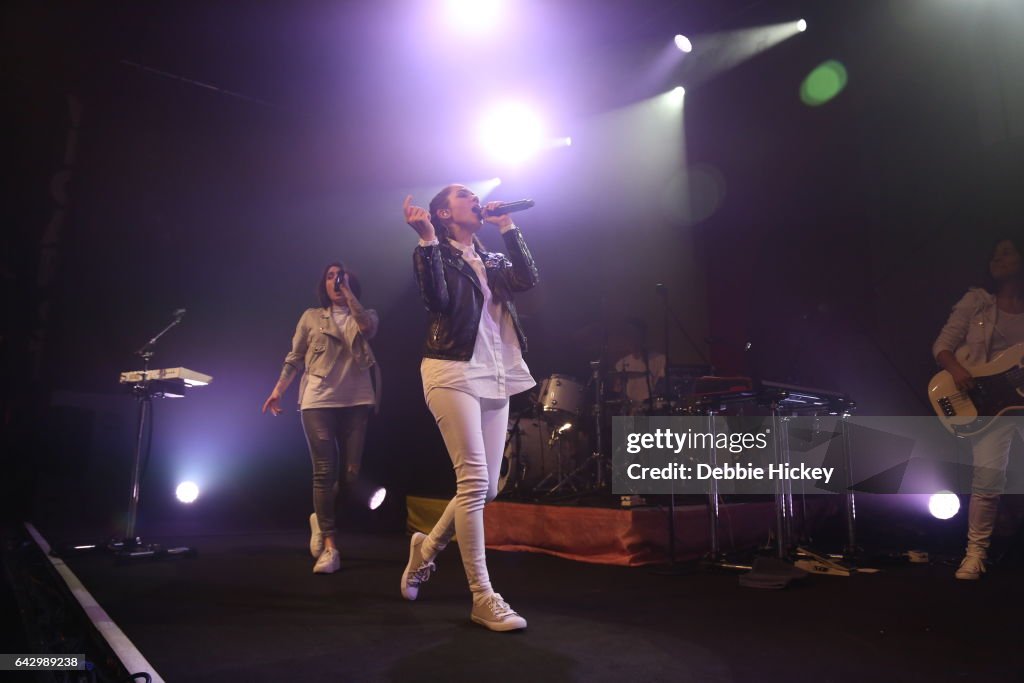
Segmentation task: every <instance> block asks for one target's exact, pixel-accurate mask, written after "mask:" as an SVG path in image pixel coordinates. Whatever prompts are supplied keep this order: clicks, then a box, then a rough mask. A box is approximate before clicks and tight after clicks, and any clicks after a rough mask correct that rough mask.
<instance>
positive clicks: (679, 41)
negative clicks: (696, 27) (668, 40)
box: [675, 33, 693, 52]
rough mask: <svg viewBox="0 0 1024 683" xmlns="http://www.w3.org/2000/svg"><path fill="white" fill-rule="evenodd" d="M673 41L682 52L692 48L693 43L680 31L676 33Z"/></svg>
mask: <svg viewBox="0 0 1024 683" xmlns="http://www.w3.org/2000/svg"><path fill="white" fill-rule="evenodd" d="M675 43H676V47H678V48H679V50H680V51H682V52H690V51H692V50H693V43H691V42H690V39H689V38H687V37H686V36H684V35H683V34H682V33H679V34H677V35H676V37H675Z"/></svg>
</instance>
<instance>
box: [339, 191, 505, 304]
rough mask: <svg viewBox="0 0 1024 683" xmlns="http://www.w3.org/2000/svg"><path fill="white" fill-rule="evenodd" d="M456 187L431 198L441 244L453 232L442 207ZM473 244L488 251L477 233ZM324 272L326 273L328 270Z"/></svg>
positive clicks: (432, 213)
mask: <svg viewBox="0 0 1024 683" xmlns="http://www.w3.org/2000/svg"><path fill="white" fill-rule="evenodd" d="M454 188H455V185H454V184H452V185H447V186H445V187H444V188H443V189H442V190H441V191H440V192H438V193H437V194H436V195H434V198H433V199H431V200H430V222H431V223H432V224H433V225H434V233H435V234H436V235H437V241H438V242H440V243H441V244H445V243H447V242H448V240H449V238H451V233H450V232H448V228H447V227H445V224H444V221H442V220H441V216H440V211H441V209H447V208H448V206H449V205H448V195H449V194H451V191H452V190H453V189H454ZM473 246H475V247H476V248H477V249H478V250H480V251H487V250H486V249H484V243H483V242H481V241H480V238H478V237H477V236H476V235H473ZM324 272H325V273H326V272H327V271H324ZM352 291H355V290H352ZM357 296H358V295H357Z"/></svg>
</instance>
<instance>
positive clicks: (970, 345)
mask: <svg viewBox="0 0 1024 683" xmlns="http://www.w3.org/2000/svg"><path fill="white" fill-rule="evenodd" d="M998 312H999V309H998V307H997V306H996V297H995V296H994V295H992V294H989V293H988V292H987V291H985V290H984V289H981V288H980V287H971V288H970V289H968V290H967V294H965V295H964V296H963V298H962V299H960V301H958V302H957V303H956V305H955V306H953V311H952V312H951V313H950V314H949V320H947V321H946V324H945V325H944V326H943V328H942V331H941V332H939V337H938V339H936V340H935V343H934V344H933V345H932V355H933V356H938V355H939V352H941V351H952V352H953V355H954V356H956V359H957V361H959V362H960V364H961V365H963V366H964V367H969V366H971V365H981V364H982V363H987V362H988V361H989V350H990V349H991V348H992V333H993V332H994V331H995V329H996V316H997V315H998Z"/></svg>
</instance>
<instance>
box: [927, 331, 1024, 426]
mask: <svg viewBox="0 0 1024 683" xmlns="http://www.w3.org/2000/svg"><path fill="white" fill-rule="evenodd" d="M967 370H968V371H969V372H970V373H971V375H973V376H974V387H973V388H972V389H968V390H967V391H960V390H959V389H957V388H956V384H955V383H954V382H953V376H952V375H950V374H949V373H948V372H946V371H945V370H943V371H942V372H940V373H938V374H937V375H935V377H932V381H931V382H930V383H929V384H928V399H929V400H930V401H931V403H932V408H933V409H934V410H935V413H936V414H937V415H938V416H939V419H941V420H942V424H943V425H944V426H945V427H946V429H948V430H949V431H950V433H952V434H955V435H956V436H976V435H978V434H981V433H982V432H984V431H985V430H986V429H988V428H989V427H990V426H992V424H993V423H994V422H995V418H997V417H999V416H1000V415H1007V414H1010V415H1014V414H1016V415H1024V343H1022V344H1014V345H1013V346H1011V347H1010V348H1008V349H1006V350H1005V351H1003V352H1002V353H1001V354H999V355H998V356H996V357H995V358H994V359H992V360H991V361H989V362H988V363H985V364H984V365H976V366H974V367H971V368H967Z"/></svg>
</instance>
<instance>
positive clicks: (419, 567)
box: [402, 531, 437, 600]
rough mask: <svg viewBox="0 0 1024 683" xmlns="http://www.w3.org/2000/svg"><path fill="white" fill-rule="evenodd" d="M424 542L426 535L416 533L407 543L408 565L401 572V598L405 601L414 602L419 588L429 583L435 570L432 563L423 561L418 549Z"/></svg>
mask: <svg viewBox="0 0 1024 683" xmlns="http://www.w3.org/2000/svg"><path fill="white" fill-rule="evenodd" d="M425 540H427V535H426V534H421V533H419V532H418V531H417V532H416V533H414V534H413V535H412V539H410V541H409V564H407V565H405V571H404V572H402V597H403V598H405V599H406V600H415V599H416V596H418V595H419V594H420V586H421V585H423V584H424V583H426V582H427V581H429V580H430V574H431V572H433V571H434V570H435V569H437V567H436V566H435V565H434V563H433V562H424V561H423V553H422V552H421V550H420V549H421V548H422V546H423V541H425Z"/></svg>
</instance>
